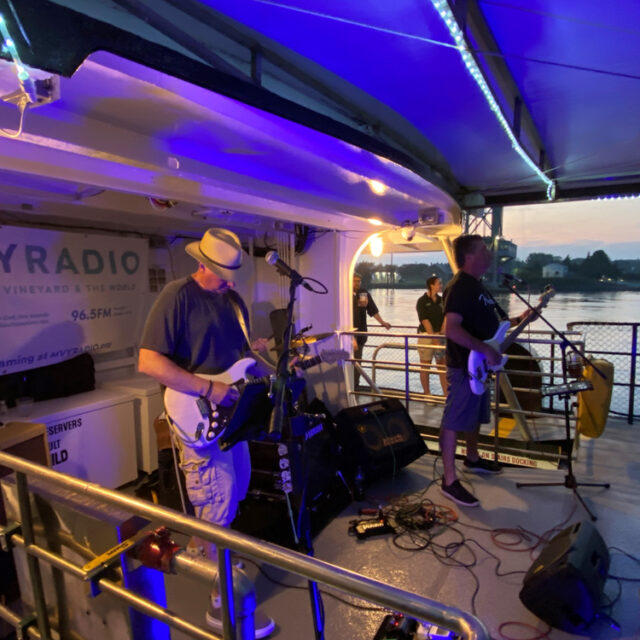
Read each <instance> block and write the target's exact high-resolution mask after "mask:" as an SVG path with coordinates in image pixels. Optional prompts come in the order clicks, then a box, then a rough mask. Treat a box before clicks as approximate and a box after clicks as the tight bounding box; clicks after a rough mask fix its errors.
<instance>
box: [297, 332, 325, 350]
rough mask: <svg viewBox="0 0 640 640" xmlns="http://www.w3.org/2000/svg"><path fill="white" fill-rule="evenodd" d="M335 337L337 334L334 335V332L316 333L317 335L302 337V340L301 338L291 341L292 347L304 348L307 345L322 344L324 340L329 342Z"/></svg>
mask: <svg viewBox="0 0 640 640" xmlns="http://www.w3.org/2000/svg"><path fill="white" fill-rule="evenodd" d="M334 335H335V333H333V331H330V332H328V333H316V334H315V335H310V336H302V338H299V339H298V340H292V341H291V346H292V347H302V346H304V345H305V344H313V343H314V342H322V341H323V340H327V339H328V338H331V337H332V336H334Z"/></svg>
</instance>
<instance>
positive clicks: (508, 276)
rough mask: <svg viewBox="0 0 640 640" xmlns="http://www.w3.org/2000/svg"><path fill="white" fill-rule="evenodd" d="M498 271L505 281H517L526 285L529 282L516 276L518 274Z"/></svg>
mask: <svg viewBox="0 0 640 640" xmlns="http://www.w3.org/2000/svg"><path fill="white" fill-rule="evenodd" d="M498 273H499V274H500V275H501V276H502V277H503V278H504V279H505V280H506V281H507V282H517V283H518V284H523V285H525V286H527V285H528V284H529V283H528V282H527V281H526V280H523V279H522V278H518V276H512V275H511V274H510V273H502V271H498Z"/></svg>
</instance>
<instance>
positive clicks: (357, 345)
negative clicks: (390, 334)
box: [353, 273, 391, 389]
mask: <svg viewBox="0 0 640 640" xmlns="http://www.w3.org/2000/svg"><path fill="white" fill-rule="evenodd" d="M361 284H362V277H361V276H360V274H359V273H354V274H353V327H354V329H355V330H356V331H364V332H366V331H367V330H368V329H367V316H371V317H372V318H375V319H376V320H377V321H378V322H379V323H380V325H382V326H383V327H384V328H385V329H387V331H388V330H389V329H391V325H390V324H389V323H388V322H385V321H384V320H383V319H382V318H381V317H380V312H379V310H378V307H377V306H376V303H375V302H374V301H373V298H372V297H371V294H370V293H369V292H368V291H367V290H366V289H363V288H362V287H361V286H360V285H361ZM366 341H367V336H366V335H361V336H353V358H354V360H361V359H362V349H363V347H364V345H365V343H366ZM359 381H360V373H359V372H358V369H357V367H354V378H353V387H354V389H355V388H357V386H358V382H359Z"/></svg>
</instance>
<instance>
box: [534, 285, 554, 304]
mask: <svg viewBox="0 0 640 640" xmlns="http://www.w3.org/2000/svg"><path fill="white" fill-rule="evenodd" d="M555 295H556V290H555V289H554V288H553V287H552V286H551V285H550V284H548V285H547V286H546V287H545V288H544V291H543V292H542V293H541V294H540V299H539V300H538V307H537V308H538V309H544V307H546V306H547V305H548V304H549V300H551V298H553V296H555Z"/></svg>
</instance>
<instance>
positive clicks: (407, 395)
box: [404, 336, 411, 411]
mask: <svg viewBox="0 0 640 640" xmlns="http://www.w3.org/2000/svg"><path fill="white" fill-rule="evenodd" d="M410 397H411V396H410V393H409V337H408V336H405V337H404V402H405V407H406V408H407V411H409V398H410Z"/></svg>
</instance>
